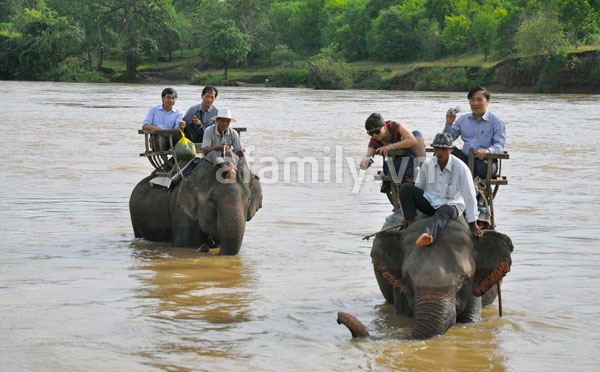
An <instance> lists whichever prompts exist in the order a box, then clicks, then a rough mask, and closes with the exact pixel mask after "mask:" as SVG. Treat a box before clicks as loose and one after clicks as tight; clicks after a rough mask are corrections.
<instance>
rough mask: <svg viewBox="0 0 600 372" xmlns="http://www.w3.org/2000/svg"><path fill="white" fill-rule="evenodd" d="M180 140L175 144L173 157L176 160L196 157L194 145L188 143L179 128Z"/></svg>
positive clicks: (190, 142)
mask: <svg viewBox="0 0 600 372" xmlns="http://www.w3.org/2000/svg"><path fill="white" fill-rule="evenodd" d="M179 131H180V132H181V139H180V140H179V141H177V143H176V144H175V156H176V157H177V160H188V159H193V158H195V157H196V145H194V142H192V141H190V140H189V139H188V138H187V137H186V136H185V135H184V134H183V131H182V130H181V128H179Z"/></svg>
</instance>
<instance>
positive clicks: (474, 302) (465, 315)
mask: <svg viewBox="0 0 600 372" xmlns="http://www.w3.org/2000/svg"><path fill="white" fill-rule="evenodd" d="M456 321H457V322H458V323H476V322H479V321H481V297H475V296H472V297H471V299H470V300H469V302H468V303H467V306H466V307H465V310H464V311H463V312H462V313H460V314H458V315H457V317H456Z"/></svg>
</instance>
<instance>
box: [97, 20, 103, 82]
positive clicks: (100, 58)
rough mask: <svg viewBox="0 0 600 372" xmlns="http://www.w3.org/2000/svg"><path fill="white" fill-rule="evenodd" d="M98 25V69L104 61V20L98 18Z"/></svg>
mask: <svg viewBox="0 0 600 372" xmlns="http://www.w3.org/2000/svg"><path fill="white" fill-rule="evenodd" d="M96 27H97V28H98V45H99V47H98V64H97V66H96V69H97V70H100V69H101V68H102V63H103V62H104V38H103V37H102V20H100V19H98V20H97V22H96Z"/></svg>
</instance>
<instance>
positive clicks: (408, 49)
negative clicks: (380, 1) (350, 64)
mask: <svg viewBox="0 0 600 372" xmlns="http://www.w3.org/2000/svg"><path fill="white" fill-rule="evenodd" d="M367 37H368V41H369V44H368V45H369V46H368V50H369V55H370V56H372V57H374V58H377V59H380V60H384V61H408V60H412V59H415V58H416V57H417V56H418V55H419V41H418V38H417V35H415V32H414V26H413V22H412V20H411V19H410V18H408V17H407V16H406V15H404V14H403V13H402V11H401V9H400V7H399V6H393V7H390V8H388V9H385V10H382V11H380V12H379V16H378V17H377V18H376V19H375V20H374V21H373V24H372V26H371V30H370V31H369V34H368V36H367Z"/></svg>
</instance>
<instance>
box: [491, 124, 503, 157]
mask: <svg viewBox="0 0 600 372" xmlns="http://www.w3.org/2000/svg"><path fill="white" fill-rule="evenodd" d="M492 129H493V137H492V146H491V147H490V148H488V150H490V152H491V153H492V154H500V153H502V152H503V151H504V146H505V145H506V126H505V125H504V122H503V121H502V119H500V118H497V121H495V122H494V123H493V128H492Z"/></svg>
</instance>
